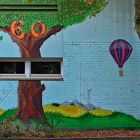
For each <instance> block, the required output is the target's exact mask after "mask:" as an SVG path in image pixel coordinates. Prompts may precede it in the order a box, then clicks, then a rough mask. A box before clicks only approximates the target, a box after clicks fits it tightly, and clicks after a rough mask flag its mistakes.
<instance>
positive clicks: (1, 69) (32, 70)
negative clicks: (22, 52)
mask: <svg viewBox="0 0 140 140" xmlns="http://www.w3.org/2000/svg"><path fill="white" fill-rule="evenodd" d="M62 65H63V63H62V58H40V59H35V58H33V59H30V60H29V59H22V58H11V59H8V58H3V59H2V58H1V59H0V79H9V80H14V79H15V80H16V79H17V80H62V79H63V77H62V75H63V74H62Z"/></svg>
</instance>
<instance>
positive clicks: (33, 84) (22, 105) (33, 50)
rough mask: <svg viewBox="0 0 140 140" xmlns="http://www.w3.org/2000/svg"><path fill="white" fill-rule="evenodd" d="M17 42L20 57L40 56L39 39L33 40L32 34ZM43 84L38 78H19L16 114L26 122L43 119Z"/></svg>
mask: <svg viewBox="0 0 140 140" xmlns="http://www.w3.org/2000/svg"><path fill="white" fill-rule="evenodd" d="M22 41H23V42H24V45H23V44H22V43H19V44H18V45H19V46H20V53H21V57H22V58H27V57H30V58H33V57H36V58H40V57H41V55H40V47H41V44H40V42H39V41H37V42H36V43H35V42H34V41H35V39H34V37H33V36H31V35H29V36H28V37H26V39H24V40H22ZM43 90H45V86H44V85H41V81H39V80H31V81H30V80H21V81H19V83H18V112H17V115H18V117H20V118H21V119H22V120H23V121H25V122H27V121H29V120H30V119H39V120H43V119H44V111H43V107H42V92H43Z"/></svg>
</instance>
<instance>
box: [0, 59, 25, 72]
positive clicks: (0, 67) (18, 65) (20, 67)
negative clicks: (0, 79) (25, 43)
mask: <svg viewBox="0 0 140 140" xmlns="http://www.w3.org/2000/svg"><path fill="white" fill-rule="evenodd" d="M24 73H25V63H24V62H0V74H24Z"/></svg>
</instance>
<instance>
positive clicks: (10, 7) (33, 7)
mask: <svg viewBox="0 0 140 140" xmlns="http://www.w3.org/2000/svg"><path fill="white" fill-rule="evenodd" d="M0 11H3V12H10V11H11V12H18V11H20V12H26V11H31V12H37V11H39V12H45V11H50V12H53V11H54V12H56V11H58V6H57V5H48V4H38V5H37V4H30V5H29V4H22V5H21V4H1V5H0Z"/></svg>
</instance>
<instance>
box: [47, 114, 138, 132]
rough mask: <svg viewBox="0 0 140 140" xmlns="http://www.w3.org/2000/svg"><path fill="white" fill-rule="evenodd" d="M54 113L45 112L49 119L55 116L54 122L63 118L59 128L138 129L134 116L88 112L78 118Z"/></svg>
mask: <svg viewBox="0 0 140 140" xmlns="http://www.w3.org/2000/svg"><path fill="white" fill-rule="evenodd" d="M55 115H56V114H55V113H51V114H49V115H48V114H47V113H46V117H47V118H48V120H49V121H50V118H55V119H54V122H55V123H57V122H59V120H63V121H62V122H61V123H60V124H59V127H60V128H65V129H72V130H85V129H139V128H140V121H139V120H136V119H135V118H134V117H132V116H130V115H127V114H123V113H119V112H114V113H113V114H112V115H109V116H106V117H99V116H93V115H91V114H90V113H86V114H85V115H83V116H82V117H79V118H70V117H64V116H62V115H61V114H59V115H58V114H57V117H55Z"/></svg>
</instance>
